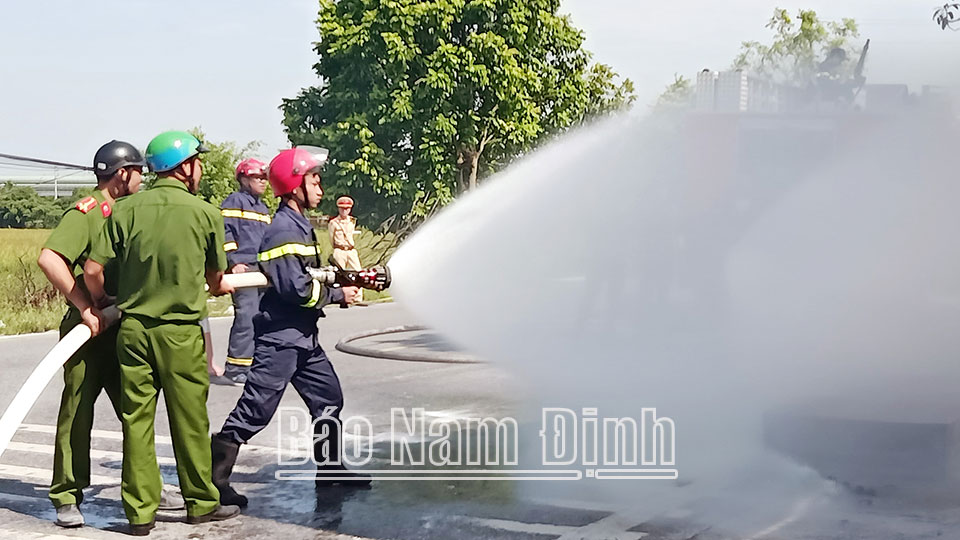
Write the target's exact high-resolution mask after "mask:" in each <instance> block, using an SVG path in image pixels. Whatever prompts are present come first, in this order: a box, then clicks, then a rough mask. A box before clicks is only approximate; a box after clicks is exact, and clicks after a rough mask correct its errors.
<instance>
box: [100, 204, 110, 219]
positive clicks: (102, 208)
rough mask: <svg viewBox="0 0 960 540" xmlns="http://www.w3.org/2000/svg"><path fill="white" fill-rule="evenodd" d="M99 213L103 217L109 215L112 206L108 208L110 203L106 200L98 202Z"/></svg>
mask: <svg viewBox="0 0 960 540" xmlns="http://www.w3.org/2000/svg"><path fill="white" fill-rule="evenodd" d="M100 213H102V214H103V217H105V218H108V217H110V214H112V213H113V208H110V203H108V202H107V201H103V202H102V203H100Z"/></svg>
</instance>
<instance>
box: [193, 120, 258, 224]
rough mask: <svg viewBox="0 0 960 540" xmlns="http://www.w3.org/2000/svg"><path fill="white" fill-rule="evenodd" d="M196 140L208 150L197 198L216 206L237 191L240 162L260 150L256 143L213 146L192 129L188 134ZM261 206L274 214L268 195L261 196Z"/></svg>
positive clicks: (197, 131) (216, 144) (198, 129)
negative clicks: (237, 173)
mask: <svg viewBox="0 0 960 540" xmlns="http://www.w3.org/2000/svg"><path fill="white" fill-rule="evenodd" d="M190 133H192V134H193V135H194V136H195V137H197V138H198V139H200V140H201V141H203V145H204V146H206V147H207V148H208V149H210V151H209V152H207V153H206V154H203V156H201V159H202V160H203V180H202V181H201V182H200V192H199V193H198V195H200V196H201V197H203V199H204V200H206V201H207V202H209V203H211V204H214V205H217V206H219V205H220V203H222V202H223V200H224V199H226V198H227V195H230V194H231V193H233V192H234V191H236V190H237V189H238V188H239V185H238V184H237V179H236V169H237V164H238V163H240V161H241V160H243V159H245V158H248V157H252V154H254V153H256V152H257V150H259V149H260V145H261V143H260V142H259V141H252V142H248V143H247V144H245V145H244V146H242V147H241V146H240V145H239V144H237V143H235V142H233V141H226V142H220V143H218V142H213V141H209V140H207V139H206V136H205V134H204V132H203V129H201V128H199V127H195V128H193V129H191V130H190ZM264 202H265V203H267V206H270V207H271V209H272V210H276V205H277V202H276V200H274V198H273V196H272V195H270V194H265V195H264Z"/></svg>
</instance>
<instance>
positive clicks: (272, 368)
mask: <svg viewBox="0 0 960 540" xmlns="http://www.w3.org/2000/svg"><path fill="white" fill-rule="evenodd" d="M287 383H291V384H293V388H294V390H296V391H297V393H298V394H300V398H301V399H303V402H304V403H305V404H306V406H307V410H309V411H310V415H311V416H312V417H313V418H314V419H316V418H320V417H321V415H322V414H323V410H324V409H325V408H326V407H329V406H334V407H336V412H335V413H334V414H333V415H329V416H331V417H333V418H339V415H340V410H341V409H342V408H343V392H342V391H341V389H340V379H339V378H337V373H336V372H335V371H334V370H333V365H332V364H331V363H330V361H329V360H328V359H327V355H326V353H324V352H323V349H322V348H320V347H319V346H318V347H316V348H315V349H313V350H308V349H301V348H297V347H290V346H283V345H277V344H273V343H265V342H262V341H260V340H257V346H256V352H255V354H254V361H253V366H251V368H250V372H249V374H248V375H247V382H246V384H244V386H243V394H242V395H241V396H240V400H239V401H237V405H236V407H234V408H233V411H232V412H231V413H230V415H229V416H227V420H226V421H225V422H224V423H223V428H222V429H221V430H220V435H221V436H222V437H226V438H228V439H232V440H233V441H234V442H236V443H238V444H244V443H246V442H247V441H249V440H250V439H251V438H252V437H253V436H254V435H256V434H257V433H259V432H260V431H262V430H263V428H265V427H267V424H269V423H270V420H271V419H272V418H273V415H274V413H276V411H277V407H278V406H279V405H280V398H282V397H283V392H284V391H285V390H286V388H287Z"/></svg>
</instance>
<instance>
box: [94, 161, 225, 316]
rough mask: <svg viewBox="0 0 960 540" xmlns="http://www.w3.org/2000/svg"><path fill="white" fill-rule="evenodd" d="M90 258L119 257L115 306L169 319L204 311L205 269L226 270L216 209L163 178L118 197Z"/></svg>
mask: <svg viewBox="0 0 960 540" xmlns="http://www.w3.org/2000/svg"><path fill="white" fill-rule="evenodd" d="M89 258H90V260H93V261H96V262H98V263H101V264H103V263H104V262H105V261H109V260H110V259H114V258H115V259H116V260H117V269H118V270H117V272H118V285H117V307H119V308H120V310H121V311H122V312H123V313H124V314H125V315H135V316H140V317H147V318H150V319H155V320H160V321H167V322H192V321H199V320H200V319H202V318H204V317H206V316H207V302H206V300H207V294H206V292H204V289H203V286H204V284H205V283H206V279H205V277H204V274H205V272H206V270H207V269H208V268H209V269H212V270H225V269H226V268H227V259H226V255H224V252H223V217H222V216H221V215H220V210H219V209H218V208H217V207H215V206H213V205H211V204H209V203H207V202H204V201H203V200H202V199H200V198H199V197H197V196H195V195H193V194H191V193H190V192H189V191H187V188H186V186H184V185H183V183H181V182H178V181H177V180H175V179H172V178H161V179H159V180H157V182H156V183H155V184H154V185H153V187H152V188H150V189H148V190H146V191H144V192H141V193H137V194H135V195H131V196H130V197H127V198H125V199H123V200H120V201H117V204H116V205H115V206H114V208H113V215H111V216H110V218H109V219H108V220H107V223H106V226H105V227H104V229H103V234H102V235H101V236H100V238H99V239H98V240H97V242H95V243H94V245H93V249H92V250H91V252H90V255H89Z"/></svg>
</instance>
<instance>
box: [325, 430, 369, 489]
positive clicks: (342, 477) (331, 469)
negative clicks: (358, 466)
mask: <svg viewBox="0 0 960 540" xmlns="http://www.w3.org/2000/svg"><path fill="white" fill-rule="evenodd" d="M324 426H325V427H324ZM321 430H328V432H329V433H330V434H331V435H330V436H329V437H324V438H321V435H320V433H321ZM332 456H336V457H338V458H340V459H341V463H339V464H330V463H326V461H327V459H328V457H332ZM313 457H314V459H315V460H316V462H317V480H316V486H317V488H326V487H330V486H335V485H342V486H351V487H364V486H369V485H370V482H371V481H372V479H371V478H370V475H368V474H363V473H359V472H354V471H351V470H350V469H347V468H346V467H344V466H343V464H342V459H343V457H342V455H341V453H340V432H339V430H337V427H336V423H335V422H333V421H329V422H327V421H324V420H320V421H318V422H317V423H316V424H314V432H313Z"/></svg>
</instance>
